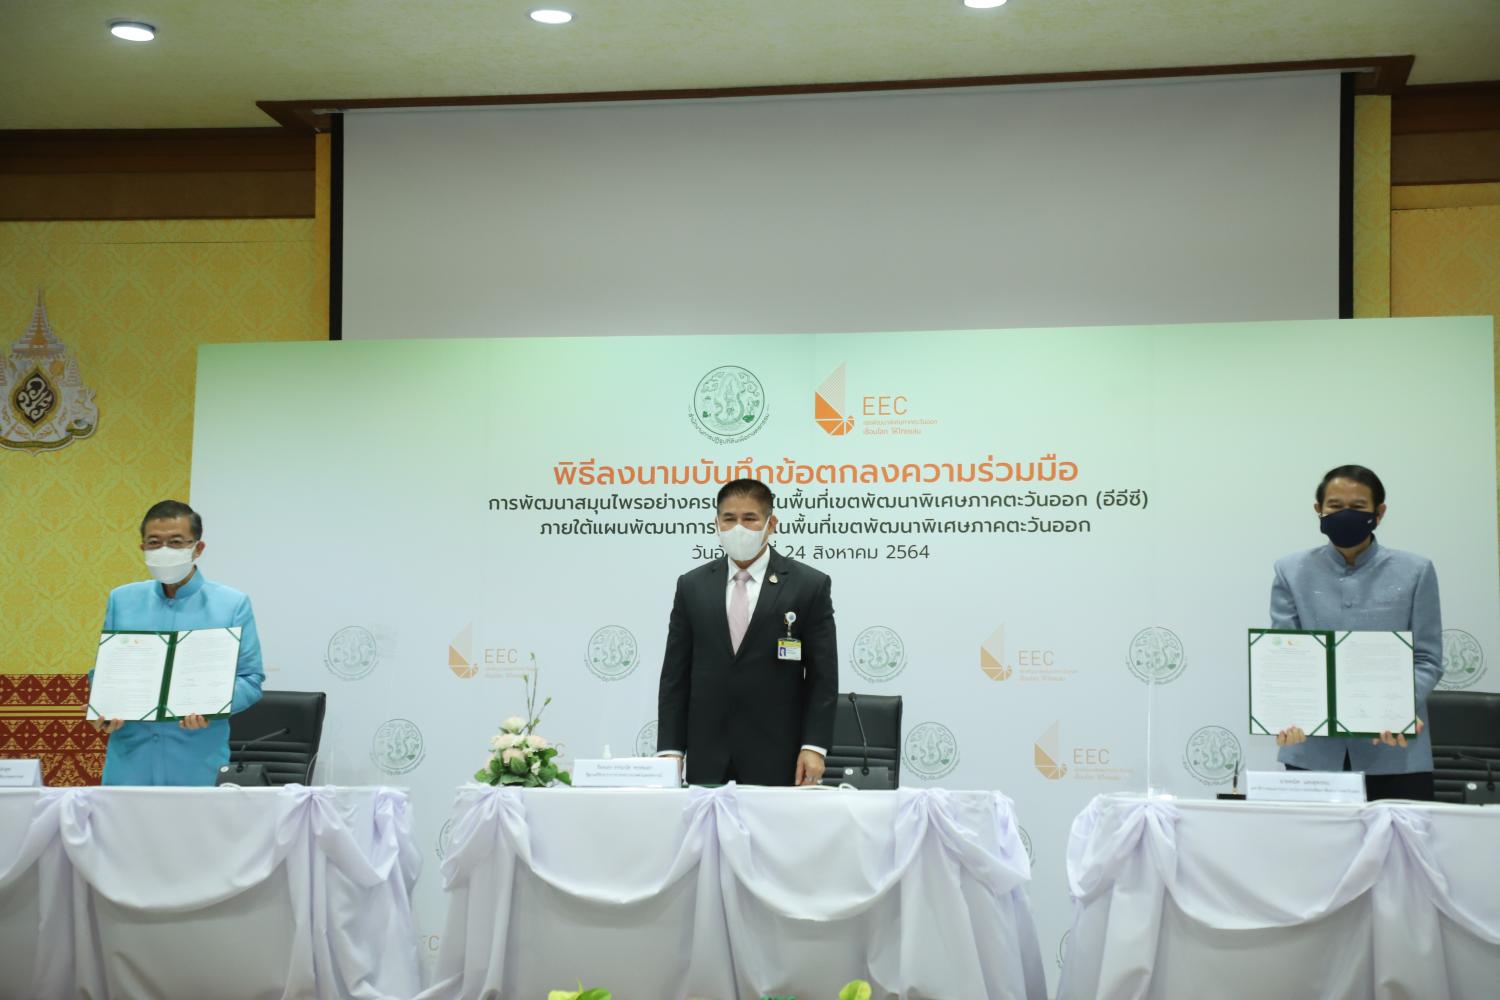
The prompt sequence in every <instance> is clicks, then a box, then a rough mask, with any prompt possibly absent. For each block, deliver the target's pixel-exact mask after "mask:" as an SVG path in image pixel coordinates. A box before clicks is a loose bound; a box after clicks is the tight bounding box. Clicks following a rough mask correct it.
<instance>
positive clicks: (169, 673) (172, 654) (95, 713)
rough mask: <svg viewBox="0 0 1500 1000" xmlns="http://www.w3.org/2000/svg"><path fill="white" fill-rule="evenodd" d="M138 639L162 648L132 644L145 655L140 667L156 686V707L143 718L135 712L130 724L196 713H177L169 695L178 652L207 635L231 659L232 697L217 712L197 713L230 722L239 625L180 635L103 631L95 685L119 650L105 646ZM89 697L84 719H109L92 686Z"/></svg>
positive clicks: (95, 672) (187, 632) (184, 632)
mask: <svg viewBox="0 0 1500 1000" xmlns="http://www.w3.org/2000/svg"><path fill="white" fill-rule="evenodd" d="M135 636H141V637H144V636H152V637H155V638H156V639H158V640H159V641H160V642H161V644H162V647H163V648H162V649H160V650H158V649H157V648H156V647H155V645H154V644H153V643H149V642H147V643H144V644H142V643H141V642H139V641H137V642H133V643H130V645H131V646H132V647H134V648H135V649H138V650H140V652H141V654H142V655H141V657H140V659H139V661H138V666H139V668H140V669H142V670H144V671H146V672H147V680H148V681H149V683H151V684H152V685H153V686H154V694H155V704H154V705H153V706H152V707H151V708H150V709H149V710H148V711H145V712H143V713H142V714H140V715H135V714H134V713H132V719H130V720H128V721H139V722H165V721H168V720H171V719H177V718H180V717H181V716H183V715H191V714H194V713H192V712H182V713H177V712H174V711H173V710H172V709H171V708H170V707H169V701H170V700H171V699H170V696H171V693H172V690H173V684H172V681H173V668H174V667H175V666H176V665H177V663H178V659H179V657H178V653H179V650H180V649H181V647H182V646H183V645H184V644H185V643H187V642H189V641H191V639H192V637H193V636H204V637H210V638H212V639H214V640H215V641H216V642H217V644H218V645H219V646H220V651H221V652H222V653H223V657H224V659H226V660H229V662H228V666H229V670H230V674H231V678H230V681H229V697H228V698H226V699H225V700H224V702H223V704H222V705H219V706H218V707H217V708H216V709H215V710H212V711H207V712H199V713H196V714H199V715H202V716H203V717H204V718H205V719H227V718H228V717H229V708H230V705H231V704H232V703H233V701H234V680H233V676H232V675H233V673H234V667H235V665H236V664H237V663H238V660H239V644H240V629H239V627H238V626H234V627H232V628H216V629H183V630H182V631H180V632H152V631H142V630H136V629H113V630H106V631H104V632H101V633H100V634H99V655H98V657H97V658H96V660H95V670H94V674H95V680H94V684H99V683H100V681H99V680H98V677H97V674H98V670H99V667H100V665H101V664H102V663H104V662H105V661H106V658H107V657H108V656H109V655H110V654H111V653H114V652H118V648H113V649H109V648H106V647H108V646H109V644H110V643H116V644H117V645H118V644H120V643H122V642H124V641H126V640H124V639H123V638H122V637H135ZM226 640H228V641H229V642H231V643H232V647H231V648H226ZM144 647H150V651H149V652H148V651H147V649H146V648H144ZM194 652H195V653H196V652H197V647H196V646H195V647H194ZM231 655H232V657H233V659H232V660H230V659H229V658H230V656H231ZM158 656H159V657H160V662H159V665H158V664H157V662H156V659H155V658H156V657H158ZM183 659H184V660H185V659H186V657H185V656H184V657H183ZM157 670H159V671H160V678H159V680H158V679H157V677H156V671H157ZM184 673H185V671H184ZM89 697H90V703H89V704H88V706H87V708H86V711H85V717H86V718H91V719H97V718H106V717H107V716H105V715H104V714H103V713H101V712H100V711H99V709H97V708H96V707H95V706H94V704H93V685H91V687H90V692H89Z"/></svg>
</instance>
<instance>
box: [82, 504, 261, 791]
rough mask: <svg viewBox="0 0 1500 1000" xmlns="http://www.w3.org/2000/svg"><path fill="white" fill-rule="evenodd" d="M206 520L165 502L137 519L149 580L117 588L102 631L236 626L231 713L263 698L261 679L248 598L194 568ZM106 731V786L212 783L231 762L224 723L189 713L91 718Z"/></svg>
mask: <svg viewBox="0 0 1500 1000" xmlns="http://www.w3.org/2000/svg"><path fill="white" fill-rule="evenodd" d="M203 549H204V544H203V519H202V518H201V517H200V516H199V515H198V514H197V512H195V511H194V510H193V509H192V508H191V507H189V506H188V505H187V504H185V503H179V502H178V501H176V500H163V501H162V502H161V503H158V504H156V505H154V506H153V507H152V508H151V509H150V510H148V511H146V516H145V517H144V518H143V519H142V520H141V551H142V552H144V553H145V559H146V568H147V570H149V571H150V573H151V576H152V577H153V579H151V580H147V581H143V582H141V583H127V584H125V585H124V586H123V587H116V588H115V589H114V590H113V591H111V592H110V595H109V605H108V607H107V608H106V609H105V612H104V628H105V630H106V631H110V630H126V631H129V630H140V631H150V632H168V631H183V630H185V629H200V628H230V627H234V626H239V628H240V657H239V663H238V665H237V666H236V668H235V681H234V700H233V701H232V702H231V703H230V709H229V710H230V712H242V711H244V710H245V709H247V708H249V707H250V706H251V705H253V704H255V703H256V702H257V701H259V700H260V685H261V681H262V680H264V678H265V673H264V671H263V669H262V667H261V659H260V636H259V635H258V634H257V632H256V630H255V613H254V612H253V611H251V609H250V598H248V597H246V596H245V595H244V594H242V593H240V592H239V591H238V590H235V589H233V588H231V587H226V586H224V585H223V584H222V583H214V582H213V581H211V580H206V579H204V577H203V574H202V573H201V572H200V571H199V570H198V566H197V560H198V557H199V556H201V555H202V554H203ZM95 725H96V726H97V727H98V728H101V729H103V730H104V731H105V732H107V733H109V734H110V736H109V750H108V751H107V752H106V754H105V756H104V784H106V785H212V784H213V783H214V778H215V776H216V775H217V774H218V771H219V768H220V767H222V766H223V765H224V764H227V763H228V762H229V720H228V719H213V720H208V719H205V718H203V716H201V715H188V716H185V717H183V718H182V719H180V720H177V721H175V722H125V721H122V720H120V719H110V720H109V721H108V723H104V722H98V723H95Z"/></svg>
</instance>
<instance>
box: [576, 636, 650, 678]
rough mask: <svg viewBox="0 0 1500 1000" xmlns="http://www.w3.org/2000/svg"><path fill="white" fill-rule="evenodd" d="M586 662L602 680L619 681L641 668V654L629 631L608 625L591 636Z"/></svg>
mask: <svg viewBox="0 0 1500 1000" xmlns="http://www.w3.org/2000/svg"><path fill="white" fill-rule="evenodd" d="M584 662H586V663H587V664H588V668H589V669H590V670H592V671H593V672H594V676H595V677H598V678H599V679H600V680H606V681H617V680H620V679H621V678H622V677H629V676H630V675H631V673H633V672H634V671H635V668H636V667H638V666H640V663H641V653H640V649H639V648H638V647H637V646H636V644H635V636H633V635H631V634H630V631H629V630H628V629H624V628H621V627H620V626H618V625H606V626H604V627H603V628H601V629H600V630H599V631H597V632H595V633H594V634H593V635H591V636H589V648H588V654H587V656H586V657H585V661H584Z"/></svg>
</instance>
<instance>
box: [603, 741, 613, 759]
mask: <svg viewBox="0 0 1500 1000" xmlns="http://www.w3.org/2000/svg"><path fill="white" fill-rule="evenodd" d="M604 759H605V760H614V759H615V758H614V755H613V754H611V753H610V752H609V744H608V743H606V744H604Z"/></svg>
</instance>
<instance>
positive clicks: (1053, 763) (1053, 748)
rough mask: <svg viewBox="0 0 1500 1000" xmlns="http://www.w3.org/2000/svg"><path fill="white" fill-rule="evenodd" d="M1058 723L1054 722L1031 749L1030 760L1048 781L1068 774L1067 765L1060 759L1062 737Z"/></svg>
mask: <svg viewBox="0 0 1500 1000" xmlns="http://www.w3.org/2000/svg"><path fill="white" fill-rule="evenodd" d="M1059 727H1060V723H1057V722H1054V723H1052V725H1050V726H1048V727H1047V731H1046V732H1044V733H1042V735H1041V736H1039V737H1038V738H1037V741H1036V743H1034V744H1032V747H1031V760H1032V763H1033V764H1035V765H1036V769H1037V772H1038V773H1039V774H1041V776H1042V777H1044V778H1046V779H1047V780H1048V781H1056V780H1058V779H1059V778H1061V777H1063V776H1064V775H1065V774H1067V773H1068V765H1067V764H1065V763H1063V759H1062V737H1061V735H1060V732H1059Z"/></svg>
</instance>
